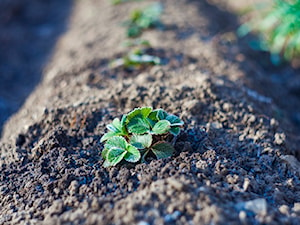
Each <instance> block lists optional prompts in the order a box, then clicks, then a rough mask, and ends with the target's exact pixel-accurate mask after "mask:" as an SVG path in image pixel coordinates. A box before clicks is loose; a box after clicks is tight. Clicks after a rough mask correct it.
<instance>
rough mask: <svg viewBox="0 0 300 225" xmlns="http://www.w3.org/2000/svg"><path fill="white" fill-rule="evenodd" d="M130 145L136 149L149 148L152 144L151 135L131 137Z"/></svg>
mask: <svg viewBox="0 0 300 225" xmlns="http://www.w3.org/2000/svg"><path fill="white" fill-rule="evenodd" d="M130 143H131V144H132V145H133V146H135V147H137V148H138V149H144V148H149V147H150V146H151V144H152V135H151V134H144V135H133V136H132V137H131V139H130Z"/></svg>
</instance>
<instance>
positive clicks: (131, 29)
mask: <svg viewBox="0 0 300 225" xmlns="http://www.w3.org/2000/svg"><path fill="white" fill-rule="evenodd" d="M162 11H163V7H162V4H161V3H155V4H153V5H151V6H149V7H147V8H145V9H143V10H141V9H136V10H134V11H133V12H132V13H131V15H130V18H129V20H128V21H126V22H125V23H124V25H125V26H126V27H127V36H128V37H130V38H133V37H138V36H140V35H141V34H142V32H143V30H146V29H149V28H152V27H157V26H159V25H161V22H160V15H161V14H162Z"/></svg>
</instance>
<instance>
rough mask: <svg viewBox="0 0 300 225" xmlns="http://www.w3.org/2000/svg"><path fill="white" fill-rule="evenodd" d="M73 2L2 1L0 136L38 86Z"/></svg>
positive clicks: (0, 18) (47, 0)
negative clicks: (4, 126) (3, 127)
mask: <svg viewBox="0 0 300 225" xmlns="http://www.w3.org/2000/svg"><path fill="white" fill-rule="evenodd" d="M71 7H72V0H63V1H61V0H0V134H1V128H2V126H3V123H4V122H5V120H7V119H8V118H9V116H10V115H12V114H13V113H14V112H16V111H17V110H18V109H19V107H20V106H21V105H22V104H23V103H24V101H25V100H26V98H27V96H28V95H29V94H30V93H31V92H32V91H33V89H34V88H35V86H36V85H37V84H38V83H39V81H40V79H41V76H42V70H43V67H44V66H45V64H46V63H47V61H48V60H49V59H50V57H51V52H52V51H53V48H54V46H55V43H56V40H57V39H58V37H59V36H60V35H61V34H62V33H63V32H64V31H65V30H66V28H67V24H68V18H69V15H70V12H71Z"/></svg>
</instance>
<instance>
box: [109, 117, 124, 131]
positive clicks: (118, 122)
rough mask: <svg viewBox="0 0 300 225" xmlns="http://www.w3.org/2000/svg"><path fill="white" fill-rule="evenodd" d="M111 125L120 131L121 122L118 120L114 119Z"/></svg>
mask: <svg viewBox="0 0 300 225" xmlns="http://www.w3.org/2000/svg"><path fill="white" fill-rule="evenodd" d="M111 125H113V126H114V127H115V128H116V129H117V130H118V131H122V125H121V121H120V120H119V118H115V119H114V120H113V121H112V123H111Z"/></svg>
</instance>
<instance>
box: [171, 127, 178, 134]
mask: <svg viewBox="0 0 300 225" xmlns="http://www.w3.org/2000/svg"><path fill="white" fill-rule="evenodd" d="M170 133H171V134H173V135H174V136H177V135H178V134H179V133H180V127H171V129H170Z"/></svg>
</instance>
